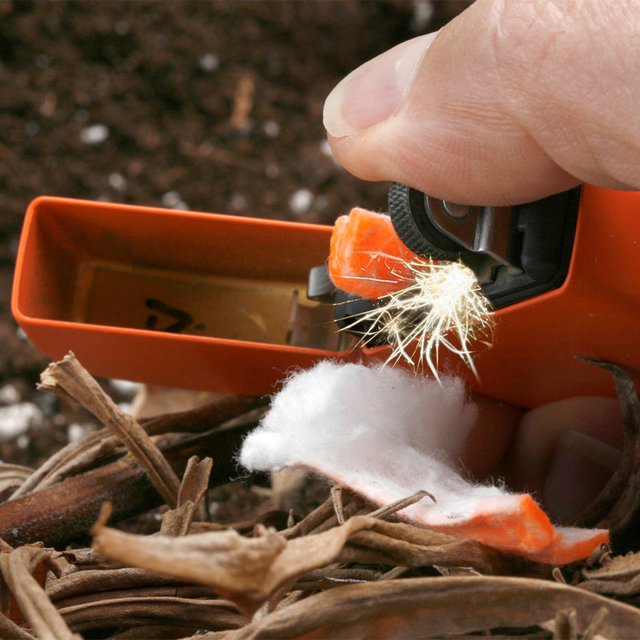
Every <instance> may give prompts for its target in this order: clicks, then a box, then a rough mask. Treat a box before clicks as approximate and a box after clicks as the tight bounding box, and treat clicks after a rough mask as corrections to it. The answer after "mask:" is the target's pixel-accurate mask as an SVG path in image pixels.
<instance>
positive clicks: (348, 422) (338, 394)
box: [240, 360, 476, 469]
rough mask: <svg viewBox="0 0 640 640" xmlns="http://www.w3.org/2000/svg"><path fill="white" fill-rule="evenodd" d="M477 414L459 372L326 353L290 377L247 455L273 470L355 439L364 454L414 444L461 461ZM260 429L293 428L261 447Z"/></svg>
mask: <svg viewBox="0 0 640 640" xmlns="http://www.w3.org/2000/svg"><path fill="white" fill-rule="evenodd" d="M475 417H476V410H475V407H474V406H473V405H471V404H467V403H465V391H464V386H463V385H462V382H461V381H460V380H458V379H454V378H451V379H444V380H443V381H442V384H438V383H437V382H435V381H433V380H429V379H427V378H424V377H422V376H414V375H412V374H411V373H409V372H406V371H403V370H399V369H394V368H391V367H367V366H364V365H360V364H337V363H334V362H331V361H328V360H326V361H322V362H320V363H319V364H318V365H316V366H315V367H314V368H313V369H310V370H307V371H303V372H300V373H297V374H295V375H294V376H292V377H291V378H290V379H289V380H288V381H287V383H286V384H285V386H284V388H283V389H282V391H281V392H280V393H279V394H277V395H276V397H275V398H274V400H273V403H272V407H271V409H270V411H269V412H268V414H267V415H266V416H265V417H264V419H263V420H262V422H261V424H260V427H259V429H258V430H256V431H255V432H254V433H253V434H251V435H250V436H249V437H248V438H247V439H246V440H245V444H244V446H243V449H242V453H241V458H240V461H241V462H242V464H244V465H245V466H248V467H249V468H258V469H269V468H272V467H273V466H283V465H288V464H295V463H300V462H302V461H305V460H308V459H309V456H312V457H313V456H314V452H317V451H318V450H322V452H323V456H325V457H332V458H333V459H337V458H340V457H342V456H343V455H345V452H348V450H349V448H350V446H355V447H357V448H358V455H360V456H363V457H366V458H371V457H376V458H377V457H378V456H379V455H380V452H381V451H384V450H385V449H387V448H388V447H397V446H398V445H399V444H403V445H405V444H407V445H409V446H411V447H415V448H419V449H424V450H428V451H429V452H432V453H434V452H435V454H436V455H437V456H438V457H439V458H440V459H441V460H446V461H450V462H453V461H455V459H456V458H457V456H458V455H459V454H460V452H461V451H462V448H463V447H464V442H465V440H466V437H467V435H468V433H469V431H470V429H471V427H472V426H473V423H474V421H475ZM260 434H263V435H266V434H271V437H273V436H275V435H276V434H280V435H282V434H286V438H277V440H278V442H279V445H278V446H280V445H281V446H282V448H281V450H278V447H277V446H270V447H266V446H265V441H268V440H269V438H268V437H265V438H264V440H261V441H260V445H259V446H258V443H257V442H258V441H257V438H258V437H260V438H262V435H260ZM271 444H272V445H273V441H271ZM369 445H370V446H371V447H372V449H371V450H369V448H368V447H369ZM347 455H349V454H348V453H347ZM389 464H392V463H391V462H389Z"/></svg>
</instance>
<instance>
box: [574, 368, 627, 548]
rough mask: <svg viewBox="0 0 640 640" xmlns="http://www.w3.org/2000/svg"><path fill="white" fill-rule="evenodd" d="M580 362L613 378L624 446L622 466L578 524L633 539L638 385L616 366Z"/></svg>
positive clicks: (582, 515) (579, 519)
mask: <svg viewBox="0 0 640 640" xmlns="http://www.w3.org/2000/svg"><path fill="white" fill-rule="evenodd" d="M579 359H580V360H582V361H584V362H586V363H588V364H592V365H595V366H597V367H601V368H602V369H605V370H606V371H608V372H609V373H610V374H611V375H612V376H613V380H614V383H615V387H616V393H617V395H618V400H619V402H620V408H621V412H622V427H623V444H622V458H621V460H620V466H619V467H618V469H617V470H616V471H615V472H614V474H613V475H612V476H611V478H610V479H609V481H608V482H607V484H606V485H605V487H604V488H603V490H602V491H601V492H600V495H598V496H597V497H596V499H595V500H594V501H593V502H592V503H591V504H590V505H589V507H588V508H587V510H586V511H585V512H584V513H583V514H581V516H580V517H579V518H578V523H579V525H580V526H587V527H588V526H597V527H601V528H608V529H610V530H611V534H612V535H613V536H617V537H618V539H620V538H624V537H625V536H626V535H627V534H630V535H631V537H632V538H633V537H634V533H636V532H637V525H638V524H639V523H640V399H639V398H638V392H637V390H636V387H635V382H634V381H633V379H632V378H631V376H629V374H628V373H627V372H626V371H625V370H624V369H622V368H621V367H619V366H617V365H615V364H611V363H609V362H604V361H602V360H598V359H596V358H583V357H581V358H579Z"/></svg>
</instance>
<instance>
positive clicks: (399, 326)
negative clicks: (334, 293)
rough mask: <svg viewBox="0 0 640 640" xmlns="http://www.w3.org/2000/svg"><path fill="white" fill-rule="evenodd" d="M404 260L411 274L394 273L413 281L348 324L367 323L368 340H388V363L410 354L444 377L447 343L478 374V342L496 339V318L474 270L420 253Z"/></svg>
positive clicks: (365, 335) (417, 363)
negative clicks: (442, 351) (420, 256)
mask: <svg viewBox="0 0 640 640" xmlns="http://www.w3.org/2000/svg"><path fill="white" fill-rule="evenodd" d="M402 265H403V267H405V273H406V268H408V270H409V272H410V276H406V275H400V274H399V273H394V275H395V276H396V277H397V278H398V279H399V280H406V281H407V283H408V284H407V286H406V287H405V288H403V289H401V290H399V291H396V292H394V293H390V294H387V295H385V296H382V297H381V298H379V304H378V306H376V307H375V308H373V309H371V310H370V311H366V312H363V313H361V314H356V315H355V316H354V320H353V322H352V323H351V324H350V325H349V326H348V327H347V329H352V328H354V329H359V328H360V327H361V326H363V325H364V326H365V327H367V328H366V329H364V333H363V336H362V339H361V341H362V342H363V343H368V342H370V341H371V340H378V341H379V340H380V339H383V340H384V341H386V342H388V343H389V344H390V346H391V347H392V350H391V354H390V355H389V357H388V359H387V360H386V362H385V364H392V365H393V364H395V363H397V362H398V361H400V360H404V361H405V362H407V363H408V364H409V365H410V366H412V367H414V368H416V369H418V368H421V367H423V366H424V365H426V366H427V367H428V368H429V369H430V371H431V372H432V374H433V375H434V377H435V378H436V379H439V375H438V354H439V351H440V348H441V347H444V348H445V349H448V350H449V351H451V352H452V353H454V354H456V355H457V356H459V357H460V358H461V359H462V360H463V361H464V362H465V364H466V365H467V366H468V367H469V368H470V369H471V371H472V372H473V373H474V375H476V376H477V371H476V368H475V364H474V361H473V350H472V344H473V343H475V342H477V341H483V342H490V334H491V330H492V328H493V318H492V316H491V305H490V303H489V301H488V300H487V298H486V297H485V296H484V294H483V293H482V291H481V289H480V284H479V283H478V280H477V278H476V276H475V274H474V273H473V271H472V270H471V269H469V267H467V266H466V265H464V264H462V263H461V262H433V261H431V260H422V259H418V260H415V261H412V262H404V261H402ZM356 325H357V326H356Z"/></svg>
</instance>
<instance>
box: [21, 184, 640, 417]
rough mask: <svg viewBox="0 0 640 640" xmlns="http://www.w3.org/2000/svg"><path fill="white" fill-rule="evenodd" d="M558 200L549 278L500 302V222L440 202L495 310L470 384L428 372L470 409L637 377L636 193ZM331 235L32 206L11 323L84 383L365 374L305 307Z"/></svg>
mask: <svg viewBox="0 0 640 640" xmlns="http://www.w3.org/2000/svg"><path fill="white" fill-rule="evenodd" d="M405 195H406V194H405ZM411 197H413V196H411ZM425 198H426V196H425ZM572 198H573V199H572ZM569 201H570V202H569V204H568V206H569V207H570V208H571V207H573V209H571V210H567V211H568V213H567V214H566V216H565V217H563V218H562V226H561V228H560V229H558V228H557V227H556V228H553V227H552V226H551V227H548V228H547V227H545V226H543V227H542V228H543V230H544V229H547V231H549V229H551V231H550V232H549V233H550V234H551V235H550V236H549V234H548V235H547V239H548V241H549V242H550V243H551V244H553V242H552V240H553V238H554V237H556V236H557V235H558V234H560V235H561V236H562V238H563V239H562V242H561V243H560V244H561V245H562V249H561V251H560V253H561V254H562V256H563V257H562V260H564V266H563V267H562V269H560V275H557V274H556V275H555V276H554V277H551V278H550V282H549V283H548V286H546V287H542V288H541V287H539V286H536V284H535V282H534V285H532V286H529V288H528V289H527V288H526V287H525V289H526V291H524V293H522V292H521V294H519V295H516V296H511V297H509V296H506V295H505V294H504V291H502V293H500V286H501V285H500V283H501V282H504V281H505V277H506V276H505V274H506V275H507V276H508V278H506V279H509V278H511V280H512V282H513V278H516V279H517V277H520V282H521V283H522V281H523V280H522V277H521V276H520V275H519V274H518V272H517V270H518V269H520V270H521V271H526V269H523V268H522V264H521V261H520V263H519V262H518V261H519V260H520V258H517V259H516V258H513V255H509V256H507V257H506V259H505V255H506V254H505V253H504V251H502V249H501V245H500V242H501V240H500V238H501V237H502V238H503V240H504V225H502V226H501V224H502V223H501V222H500V220H501V218H504V217H505V215H506V214H505V215H502V214H504V212H502V214H501V212H497V213H498V214H500V215H498V216H494V215H493V213H496V212H495V211H494V210H491V211H489V210H488V209H486V210H482V211H480V209H473V210H466V209H465V210H456V209H455V207H453V206H452V205H447V203H443V204H442V203H441V204H442V206H445V207H447V206H448V207H449V210H446V211H444V213H445V214H446V216H448V217H449V218H451V219H452V220H453V223H454V224H456V219H457V220H458V221H460V220H462V219H463V218H465V216H466V217H467V222H469V220H470V219H473V221H474V225H475V226H474V229H475V231H474V233H476V237H475V240H474V242H476V244H473V245H472V244H469V243H467V244H464V242H465V240H464V238H465V237H466V236H465V233H467V232H463V231H461V232H459V233H458V232H454V233H451V234H450V235H451V237H457V238H462V239H463V244H464V248H465V251H466V252H467V253H465V256H464V258H463V259H465V261H468V262H469V264H471V265H473V267H474V268H475V269H476V270H477V273H478V274H479V275H480V276H481V277H482V278H483V279H484V285H485V287H486V291H487V292H488V294H489V295H490V297H492V299H493V301H494V302H495V303H496V305H497V306H498V307H499V308H497V310H496V311H495V316H496V320H497V327H496V330H495V338H494V345H493V347H492V348H491V349H488V350H486V351H484V352H482V353H480V354H479V356H478V357H477V359H476V365H477V369H478V373H479V380H475V379H474V378H473V376H471V375H470V373H469V372H468V371H466V370H465V369H464V367H462V365H461V364H460V363H458V362H456V361H455V360H454V359H449V360H447V359H446V358H443V360H442V366H443V368H444V369H445V370H447V371H451V372H454V373H459V374H461V375H463V376H464V377H465V378H466V379H467V382H468V384H469V385H470V386H471V387H472V388H474V389H475V390H477V391H479V392H481V393H483V394H485V395H488V396H491V397H494V398H496V399H498V400H503V401H506V402H510V403H514V404H518V405H522V406H535V405H538V404H541V403H543V402H548V401H552V400H556V399H560V398H564V397H569V396H576V395H593V394H598V395H611V394H612V393H613V384H612V382H611V380H610V378H609V376H608V374H607V373H605V372H603V371H601V370H599V369H597V368H596V367H593V366H589V365H587V364H584V363H582V362H579V361H577V360H576V359H575V356H576V355H584V356H594V357H597V358H601V359H603V360H607V361H610V362H614V363H617V364H619V365H621V366H623V367H625V368H626V369H627V370H628V371H630V373H631V374H632V375H633V376H634V377H636V378H637V377H638V376H639V375H640V340H637V339H636V331H637V328H638V326H639V324H640V322H639V320H640V260H639V258H640V194H637V193H629V192H616V191H609V190H604V189H598V188H595V187H592V186H588V185H585V186H583V187H582V188H581V190H580V193H579V196H578V194H575V195H574V196H569ZM425 202H426V200H425ZM572 203H573V204H572ZM431 204H432V205H433V206H436V205H437V203H431ZM438 206H440V205H438ZM537 211H538V213H539V210H537ZM487 212H488V213H487ZM436 213H437V212H436ZM440 213H442V211H441V212H440ZM469 214H471V215H470V216H469ZM480 214H481V215H480ZM489 214H491V215H489ZM446 216H445V217H446ZM481 218H482V220H483V223H482V224H479V221H480V219H481ZM546 219H548V220H551V219H556V214H555V213H553V214H552V215H549V217H548V218H546ZM445 223H446V220H445ZM418 224H420V223H419V221H418ZM492 225H493V226H492ZM516 226H517V225H516ZM445 227H446V224H445ZM501 228H502V231H500V229H501ZM514 228H516V227H513V225H512V229H511V232H510V233H512V234H513V233H516V235H517V229H516V232H514V231H513V229H514ZM478 229H480V230H481V231H482V233H484V236H485V239H484V241H483V242H484V243H485V244H482V243H481V242H480V241H481V240H482V238H481V237H480V236H481V235H482V233H480V232H479V231H478ZM331 230H332V229H331V227H328V226H320V225H310V224H301V223H290V222H279V221H271V220H264V219H251V218H241V217H233V216H224V215H217V214H207V213H193V212H176V211H170V210H165V209H156V208H149V207H138V206H130V205H120V204H108V203H102V202H88V201H81V200H71V199H65V198H53V197H41V198H38V199H37V200H35V201H34V202H33V203H31V205H30V206H29V209H28V211H27V215H26V219H25V222H24V228H23V232H22V237H21V241H20V247H19V251H18V259H17V266H16V274H15V281H14V290H13V298H12V309H13V313H14V315H15V317H16V319H17V321H18V323H19V324H20V326H21V327H22V328H23V330H24V331H25V332H26V334H27V335H28V336H29V337H30V339H31V340H32V341H33V342H34V343H35V344H36V345H37V346H38V347H39V348H40V349H42V351H44V352H45V353H46V354H47V355H48V356H49V357H51V358H59V357H61V356H63V355H64V354H65V353H67V352H68V351H69V350H72V351H74V352H75V353H76V355H77V356H78V358H79V360H80V361H81V362H83V364H84V365H85V366H86V367H87V368H88V369H89V370H90V371H91V372H92V373H94V374H96V375H101V376H108V377H119V378H128V379H132V380H140V381H145V382H150V383H155V384H161V385H168V386H180V387H185V388H193V389H207V390H216V391H222V392H229V393H240V394H267V393H272V392H273V391H274V390H275V388H276V387H277V384H278V382H279V381H281V380H282V379H283V377H284V376H286V374H287V371H288V370H290V369H291V368H293V367H307V366H310V365H311V364H312V363H313V362H315V361H317V360H319V359H321V358H327V357H331V358H334V359H338V360H344V361H347V360H352V361H353V360H361V361H364V362H373V361H378V360H384V359H385V358H386V356H387V355H388V353H389V349H388V347H386V346H381V347H376V348H372V349H368V348H361V347H355V348H354V341H353V340H350V338H349V336H348V335H347V334H346V333H344V332H339V331H337V328H336V325H335V322H334V319H333V307H332V306H331V305H327V304H323V303H321V302H317V301H315V300H312V299H310V298H308V297H307V295H306V286H307V284H306V283H307V277H308V274H309V272H310V271H311V270H312V268H313V267H315V266H317V265H319V264H322V263H324V262H325V261H326V259H327V256H328V252H329V241H330V237H331ZM440 230H441V231H442V232H443V233H444V235H445V236H446V235H447V232H448V231H447V229H446V228H442V229H440ZM467 231H468V230H467ZM478 234H479V235H478ZM501 234H502V235H501ZM467 239H468V238H467ZM517 240H518V239H517V238H515V240H514V237H513V236H512V237H511V238H510V242H511V245H510V248H509V249H508V252H512V251H513V246H514V245H513V243H514V241H515V245H516V246H519V249H518V250H519V251H520V250H522V243H520V245H518V242H517ZM478 242H480V244H478ZM434 244H438V242H435V243H434V242H432V245H434ZM556 244H558V243H556ZM504 246H507V245H504V244H503V245H502V248H504ZM535 246H538V248H540V247H542V246H545V245H544V243H543V244H540V243H539V242H538V244H537V245H536V243H534V244H533V245H531V246H530V247H529V248H530V249H531V248H532V247H534V249H532V251H533V252H534V253H535V252H536V251H538V250H537V249H535ZM456 250H457V249H456ZM542 253H543V254H544V251H542ZM485 255H488V256H489V258H486V257H485ZM546 259H547V258H545V257H544V256H543V258H542V259H541V260H534V261H533V262H532V263H530V264H533V265H534V267H535V268H533V271H534V272H535V271H536V269H540V270H541V273H543V272H544V270H545V260H546ZM491 260H497V261H498V263H500V261H501V260H502V266H501V265H500V264H499V265H498V267H499V268H495V265H493V264H492V263H491ZM562 260H561V261H562ZM547 271H549V270H547ZM487 274H490V275H487ZM496 274H497V275H496ZM501 274H502V275H501ZM529 275H532V274H529ZM535 275H536V274H535V273H533V276H535ZM533 280H534V281H535V277H534V278H533ZM496 283H497V284H496ZM492 287H493V289H492ZM507 288H508V287H507ZM492 292H493V294H492ZM501 296H502V297H501Z"/></svg>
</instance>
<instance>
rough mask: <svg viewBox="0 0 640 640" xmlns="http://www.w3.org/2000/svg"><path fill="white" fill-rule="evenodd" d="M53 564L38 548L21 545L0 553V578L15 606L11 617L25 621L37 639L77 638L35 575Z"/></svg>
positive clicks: (41, 549)
mask: <svg viewBox="0 0 640 640" xmlns="http://www.w3.org/2000/svg"><path fill="white" fill-rule="evenodd" d="M51 565H52V561H51V557H50V555H49V552H48V551H47V550H46V549H44V548H42V547H41V546H39V545H29V546H23V547H20V548H19V549H15V550H13V551H11V552H10V553H2V554H0V572H1V573H2V579H3V580H4V583H5V584H6V586H7V588H8V589H9V591H10V592H11V595H12V596H13V598H14V601H15V604H16V606H17V611H15V612H14V613H13V615H12V616H10V617H14V618H16V620H17V621H18V622H20V621H21V620H22V619H24V620H26V622H27V623H28V624H29V626H30V627H31V629H32V630H33V632H34V634H35V635H36V637H37V638H39V639H40V640H69V639H71V638H78V640H81V639H80V638H79V636H76V635H75V634H73V633H71V630H70V629H69V627H68V626H67V624H66V623H65V621H64V620H63V618H62V616H61V615H60V614H59V613H58V610H57V609H56V608H55V606H54V605H53V603H52V602H51V600H49V598H48V597H47V595H46V594H45V592H44V589H43V588H42V587H41V586H40V584H39V583H38V581H37V580H36V578H35V577H34V573H35V572H37V571H39V570H40V569H41V568H42V567H43V566H44V567H49V566H51Z"/></svg>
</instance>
